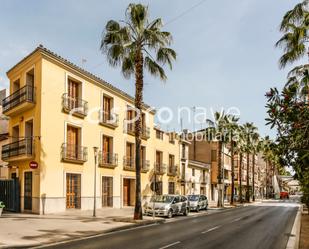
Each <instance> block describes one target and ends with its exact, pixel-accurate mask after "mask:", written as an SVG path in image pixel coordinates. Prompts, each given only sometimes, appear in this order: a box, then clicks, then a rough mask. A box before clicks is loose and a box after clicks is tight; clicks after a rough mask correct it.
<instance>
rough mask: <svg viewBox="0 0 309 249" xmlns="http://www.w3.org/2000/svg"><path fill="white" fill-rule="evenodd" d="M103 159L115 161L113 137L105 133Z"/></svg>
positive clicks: (104, 160) (108, 162) (105, 161)
mask: <svg viewBox="0 0 309 249" xmlns="http://www.w3.org/2000/svg"><path fill="white" fill-rule="evenodd" d="M102 160H103V163H107V164H110V163H112V162H113V138H112V137H108V136H105V135H103V139H102Z"/></svg>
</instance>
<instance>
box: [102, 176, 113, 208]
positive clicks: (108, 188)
mask: <svg viewBox="0 0 309 249" xmlns="http://www.w3.org/2000/svg"><path fill="white" fill-rule="evenodd" d="M102 207H113V177H111V176H103V177H102Z"/></svg>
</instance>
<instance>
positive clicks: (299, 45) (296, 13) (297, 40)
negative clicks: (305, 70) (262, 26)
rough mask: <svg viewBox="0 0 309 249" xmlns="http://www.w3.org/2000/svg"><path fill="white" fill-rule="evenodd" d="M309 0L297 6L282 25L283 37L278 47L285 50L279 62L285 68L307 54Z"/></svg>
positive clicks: (278, 42)
mask: <svg viewBox="0 0 309 249" xmlns="http://www.w3.org/2000/svg"><path fill="white" fill-rule="evenodd" d="M308 3H309V1H308V0H305V1H303V2H301V3H299V4H297V5H296V6H295V7H294V8H293V9H292V10H289V11H288V12H287V13H286V14H285V15H284V17H283V20H282V22H281V24H280V31H281V32H283V33H284V34H283V36H282V37H281V38H280V40H279V41H277V43H276V46H277V47H281V48H283V50H284V54H283V55H282V56H281V58H280V60H279V65H280V67H281V68H284V67H285V66H286V65H287V64H288V63H293V62H294V61H296V60H298V59H300V58H301V57H302V56H304V55H305V54H306V52H307V50H308V49H307V47H306V43H307V42H308V41H309V36H308V35H309V34H308V31H307V30H308V25H309V12H308Z"/></svg>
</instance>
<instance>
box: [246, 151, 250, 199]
mask: <svg viewBox="0 0 309 249" xmlns="http://www.w3.org/2000/svg"><path fill="white" fill-rule="evenodd" d="M249 160H250V157H249V152H247V188H246V201H247V202H250V194H249V169H250V166H249Z"/></svg>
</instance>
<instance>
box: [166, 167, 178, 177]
mask: <svg viewBox="0 0 309 249" xmlns="http://www.w3.org/2000/svg"><path fill="white" fill-rule="evenodd" d="M167 175H169V176H176V175H177V166H176V165H169V166H168V170H167Z"/></svg>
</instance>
